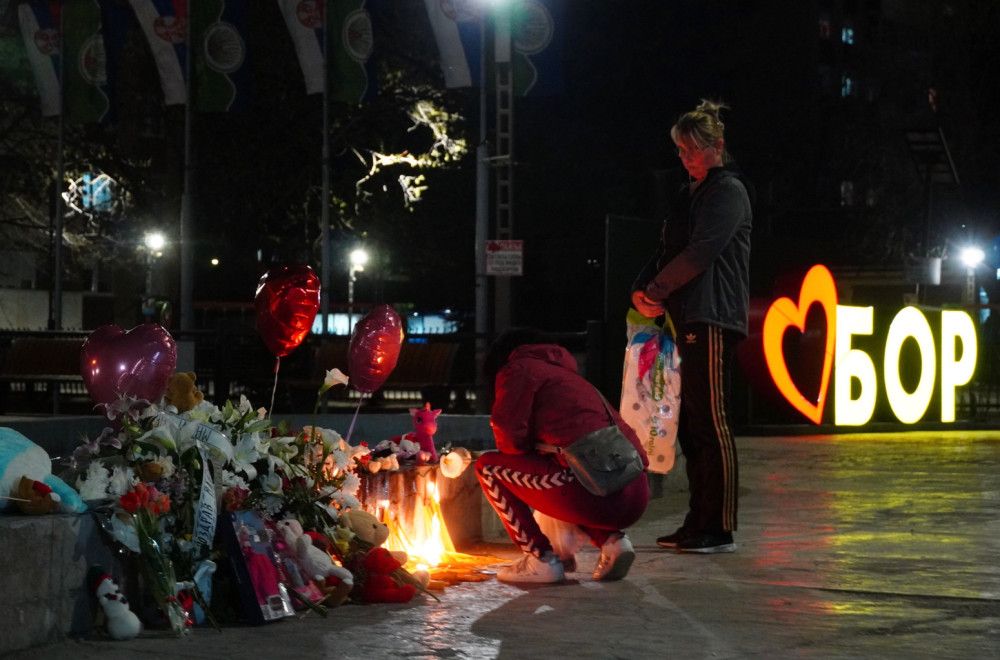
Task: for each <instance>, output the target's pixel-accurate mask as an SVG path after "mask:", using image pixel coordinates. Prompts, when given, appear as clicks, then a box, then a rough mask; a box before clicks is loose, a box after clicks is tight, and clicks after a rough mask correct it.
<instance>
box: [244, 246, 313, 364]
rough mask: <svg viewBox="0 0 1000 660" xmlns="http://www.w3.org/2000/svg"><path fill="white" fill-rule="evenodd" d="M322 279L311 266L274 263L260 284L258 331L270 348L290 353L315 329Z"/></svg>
mask: <svg viewBox="0 0 1000 660" xmlns="http://www.w3.org/2000/svg"><path fill="white" fill-rule="evenodd" d="M319 295H320V282H319V278H318V277H316V274H315V273H314V272H313V270H312V268H310V267H309V266H306V265H303V264H299V265H295V266H275V267H274V268H272V269H271V270H269V271H267V272H266V273H264V276H263V277H261V278H260V282H259V283H258V284H257V294H256V296H255V297H254V306H255V308H256V311H257V332H259V333H260V337H261V339H263V340H264V344H265V345H266V346H267V349H268V350H269V351H271V352H272V353H274V354H275V355H276V356H278V357H283V356H285V355H288V354H289V353H291V352H292V351H294V350H295V349H296V348H298V346H299V344H301V343H302V340H304V339H305V338H306V335H308V334H309V330H311V329H312V324H313V320H314V319H315V318H316V311H317V310H318V309H319Z"/></svg>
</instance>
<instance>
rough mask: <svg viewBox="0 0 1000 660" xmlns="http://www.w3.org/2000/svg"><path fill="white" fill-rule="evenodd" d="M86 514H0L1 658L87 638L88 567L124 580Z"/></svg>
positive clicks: (89, 618) (90, 619)
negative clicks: (0, 559)
mask: <svg viewBox="0 0 1000 660" xmlns="http://www.w3.org/2000/svg"><path fill="white" fill-rule="evenodd" d="M100 534H103V532H101V531H100V530H99V529H98V528H97V525H96V523H95V520H94V517H93V516H92V515H90V514H80V515H76V514H66V515H61V514H51V515H45V516H22V515H16V514H3V515H0V557H3V558H4V561H3V566H4V578H3V582H4V584H3V587H4V589H3V591H4V597H3V598H0V621H4V622H6V623H5V626H4V633H3V635H0V656H2V655H4V654H5V653H9V652H12V651H17V650H21V649H26V648H29V647H31V646H36V645H39V644H44V643H47V642H53V641H57V640H59V639H61V638H63V637H64V636H66V635H73V636H88V635H89V634H90V631H91V627H92V622H93V613H92V612H91V604H90V601H91V596H90V592H89V589H88V587H87V584H86V576H87V569H88V568H89V567H90V566H92V565H94V564H97V565H100V566H101V567H103V568H104V569H105V570H106V571H107V572H108V574H109V575H111V576H112V577H114V578H116V579H117V580H119V582H120V583H121V584H123V585H124V584H125V581H124V579H123V578H124V577H125V576H124V574H123V571H122V570H121V567H120V566H119V564H118V562H117V560H115V559H114V555H113V553H112V552H111V550H110V549H109V546H108V545H107V544H106V543H105V542H104V541H103V540H102V539H101V538H100V536H99V535H100Z"/></svg>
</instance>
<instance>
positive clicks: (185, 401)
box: [163, 371, 205, 413]
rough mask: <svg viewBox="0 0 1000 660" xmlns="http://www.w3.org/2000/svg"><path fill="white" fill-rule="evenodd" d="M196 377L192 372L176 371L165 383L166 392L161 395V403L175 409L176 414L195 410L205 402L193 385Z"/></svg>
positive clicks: (196, 387)
mask: <svg viewBox="0 0 1000 660" xmlns="http://www.w3.org/2000/svg"><path fill="white" fill-rule="evenodd" d="M196 380H197V376H195V373H194V372H193V371H187V372H184V371H178V372H176V373H174V374H173V375H172V376H170V380H168V381H167V391H166V392H164V393H163V401H164V403H166V404H167V405H169V406H173V407H174V408H177V412H179V413H183V412H187V411H189V410H191V409H193V408H196V407H197V406H198V404H199V403H201V402H202V401H204V400H205V395H204V394H203V393H202V392H201V390H199V389H198V386H197V385H195V381H196Z"/></svg>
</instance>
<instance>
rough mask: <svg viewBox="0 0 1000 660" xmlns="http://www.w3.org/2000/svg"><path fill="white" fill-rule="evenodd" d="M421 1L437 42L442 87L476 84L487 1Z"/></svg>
mask: <svg viewBox="0 0 1000 660" xmlns="http://www.w3.org/2000/svg"><path fill="white" fill-rule="evenodd" d="M424 4H425V5H426V7H427V17H428V18H429V19H430V22H431V29H432V30H433V31H434V40H435V41H436V42H437V47H438V57H439V59H440V60H441V72H442V73H443V74H444V85H445V87H448V88H453V87H478V86H479V67H480V66H481V65H482V62H481V61H482V27H481V23H482V21H483V11H484V9H483V8H484V7H485V6H486V5H485V4H481V3H475V2H471V1H469V0H458V1H456V0H424Z"/></svg>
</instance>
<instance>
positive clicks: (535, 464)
mask: <svg viewBox="0 0 1000 660" xmlns="http://www.w3.org/2000/svg"><path fill="white" fill-rule="evenodd" d="M476 476H477V477H479V483H480V484H481V485H482V487H483V493H485V495H486V499H488V500H489V501H490V504H492V505H493V508H494V509H495V510H496V512H497V515H499V516H500V521H501V522H502V523H503V525H504V527H505V528H506V529H507V534H509V535H510V538H511V540H513V541H514V543H515V544H517V546H518V547H520V548H521V550H523V551H524V552H530V553H532V554H534V555H535V556H536V557H541V556H542V555H543V554H545V553H546V552H547V551H549V550H551V549H552V544H551V543H550V542H549V539H548V538H546V536H545V535H544V534H543V533H542V531H541V530H540V529H539V528H538V523H537V522H535V519H534V516H533V515H532V509H536V510H538V511H540V512H542V513H544V514H545V515H547V516H550V517H552V518H556V519H558V520H562V521H564V522H568V523H572V524H575V525H578V526H579V527H580V528H581V529H582V530H583V531H584V532H585V533H587V534H588V535H589V536H590V542H591V543H593V544H594V545H595V546H597V547H598V548H599V547H601V546H602V545H604V542H605V541H607V540H608V537H609V536H611V535H612V534H614V533H615V532H620V531H622V530H624V529H625V528H626V527H628V526H630V525H632V524H634V523H635V522H636V521H637V520H639V518H640V517H642V514H643V512H644V511H645V510H646V505H647V504H648V503H649V482H648V481H647V480H646V475H645V474H642V475H640V476H639V477H638V478H637V479H636V480H635V481H633V482H632V483H630V484H629V485H628V486H626V487H625V488H624V489H623V490H621V491H619V492H617V493H612V494H611V495H608V496H606V497H601V496H599V495H594V494H593V493H591V492H590V491H588V490H587V489H586V488H584V487H583V486H581V485H580V483H579V482H578V481H577V480H576V477H574V476H573V473H572V472H571V471H570V470H569V468H566V467H563V465H562V464H561V463H559V462H558V461H557V460H556V459H555V458H554V457H553V456H552V455H551V454H504V453H502V452H499V451H488V452H484V453H483V454H482V455H481V456H480V457H479V459H478V460H477V461H476Z"/></svg>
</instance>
